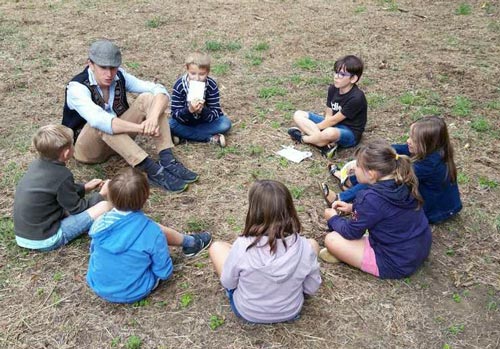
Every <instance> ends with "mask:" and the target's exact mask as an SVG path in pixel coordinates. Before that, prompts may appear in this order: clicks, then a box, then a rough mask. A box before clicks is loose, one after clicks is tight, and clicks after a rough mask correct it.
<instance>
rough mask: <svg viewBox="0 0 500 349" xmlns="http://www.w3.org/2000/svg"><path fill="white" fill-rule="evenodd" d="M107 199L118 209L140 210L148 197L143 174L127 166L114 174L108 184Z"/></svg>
mask: <svg viewBox="0 0 500 349" xmlns="http://www.w3.org/2000/svg"><path fill="white" fill-rule="evenodd" d="M108 192H109V201H111V203H112V204H113V206H114V207H115V208H116V209H118V210H120V211H140V210H142V207H143V206H144V204H145V203H146V201H147V200H148V197H149V183H148V180H147V178H146V176H145V174H144V173H143V172H141V171H139V170H138V169H136V168H133V167H128V168H125V169H123V170H121V171H120V172H118V174H117V175H116V176H114V177H113V178H112V179H111V181H110V182H109V185H108Z"/></svg>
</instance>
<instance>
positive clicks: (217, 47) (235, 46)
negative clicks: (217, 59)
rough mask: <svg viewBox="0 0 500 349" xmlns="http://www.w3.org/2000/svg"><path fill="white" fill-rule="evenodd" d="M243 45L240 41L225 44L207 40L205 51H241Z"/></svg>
mask: <svg viewBox="0 0 500 349" xmlns="http://www.w3.org/2000/svg"><path fill="white" fill-rule="evenodd" d="M241 48H242V45H241V43H240V42H239V41H229V42H227V43H224V42H222V41H219V40H207V41H205V50H207V51H208V52H218V51H230V52H234V51H239V50H240V49H241Z"/></svg>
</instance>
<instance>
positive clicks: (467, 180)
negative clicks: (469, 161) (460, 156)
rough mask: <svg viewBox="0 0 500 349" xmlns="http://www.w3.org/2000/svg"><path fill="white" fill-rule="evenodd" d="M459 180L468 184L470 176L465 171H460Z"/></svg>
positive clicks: (459, 182)
mask: <svg viewBox="0 0 500 349" xmlns="http://www.w3.org/2000/svg"><path fill="white" fill-rule="evenodd" d="M457 182H458V184H467V183H469V176H467V175H466V174H465V173H464V172H458V174H457Z"/></svg>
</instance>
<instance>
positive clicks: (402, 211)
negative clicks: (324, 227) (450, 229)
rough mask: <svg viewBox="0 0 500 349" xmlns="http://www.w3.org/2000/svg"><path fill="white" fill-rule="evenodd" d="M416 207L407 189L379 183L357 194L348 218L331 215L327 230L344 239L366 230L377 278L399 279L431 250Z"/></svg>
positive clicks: (424, 220)
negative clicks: (373, 252) (373, 256)
mask: <svg viewBox="0 0 500 349" xmlns="http://www.w3.org/2000/svg"><path fill="white" fill-rule="evenodd" d="M417 204H418V202H417V200H416V199H415V198H414V197H413V196H412V195H411V191H410V190H409V188H408V186H406V185H398V184H397V183H396V182H395V181H394V180H392V179H390V180H384V181H379V182H377V183H375V184H373V185H369V186H368V188H367V189H366V190H364V191H360V192H359V193H358V194H357V196H356V199H355V201H354V203H353V215H352V218H351V219H345V218H342V217H339V216H333V217H332V218H330V219H329V220H328V227H329V228H330V229H331V230H333V231H336V232H338V233H339V234H340V235H342V236H343V237H344V238H345V239H348V240H356V239H361V237H362V236H363V235H364V234H365V232H366V230H368V232H369V236H368V238H369V239H370V245H371V247H372V248H373V250H374V251H375V258H376V261H377V266H378V269H379V274H380V278H382V279H399V278H403V277H406V276H408V275H410V274H412V273H413V272H415V270H416V269H417V268H418V267H419V266H420V265H422V263H423V262H424V260H425V259H426V258H427V256H428V255H429V252H430V249H431V243H432V235H431V229H430V227H429V223H428V221H427V218H426V217H425V214H424V211H423V210H422V209H418V210H417Z"/></svg>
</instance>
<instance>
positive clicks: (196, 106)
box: [189, 99, 205, 114]
mask: <svg viewBox="0 0 500 349" xmlns="http://www.w3.org/2000/svg"><path fill="white" fill-rule="evenodd" d="M204 103H205V101H204V100H203V99H195V100H193V101H191V102H189V112H190V113H193V114H198V113H200V112H201V110H202V109H203V105H204Z"/></svg>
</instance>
